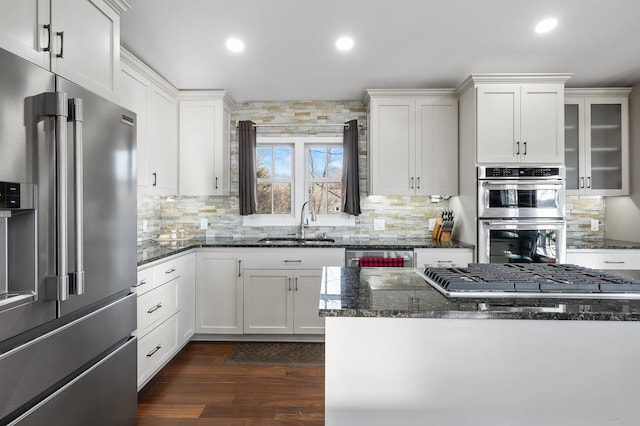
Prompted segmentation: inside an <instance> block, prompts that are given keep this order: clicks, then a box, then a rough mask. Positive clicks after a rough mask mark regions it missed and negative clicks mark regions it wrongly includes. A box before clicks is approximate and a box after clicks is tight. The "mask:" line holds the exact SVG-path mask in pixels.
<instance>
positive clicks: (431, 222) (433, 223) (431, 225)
mask: <svg viewBox="0 0 640 426" xmlns="http://www.w3.org/2000/svg"><path fill="white" fill-rule="evenodd" d="M435 227H436V220H435V219H429V231H433V228H435Z"/></svg>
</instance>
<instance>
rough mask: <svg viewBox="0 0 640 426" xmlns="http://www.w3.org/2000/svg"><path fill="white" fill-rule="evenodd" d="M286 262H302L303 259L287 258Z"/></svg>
mask: <svg viewBox="0 0 640 426" xmlns="http://www.w3.org/2000/svg"><path fill="white" fill-rule="evenodd" d="M284 263H302V259H285V260H284Z"/></svg>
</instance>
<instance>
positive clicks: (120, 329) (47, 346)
mask: <svg viewBox="0 0 640 426" xmlns="http://www.w3.org/2000/svg"><path fill="white" fill-rule="evenodd" d="M135 326H136V295H135V294H130V295H128V296H126V297H124V298H122V299H118V300H117V301H115V302H113V303H111V304H109V305H107V306H105V307H103V308H101V309H98V310H96V311H93V312H92V313H90V314H88V315H85V316H83V317H80V318H78V319H77V320H75V321H72V322H70V323H68V324H66V325H63V326H61V327H59V328H56V329H55V330H54V331H51V332H50V333H47V334H44V335H42V336H40V337H38V338H36V339H34V340H31V341H29V342H28V343H26V344H24V345H22V346H18V347H17V348H15V349H12V350H10V351H8V352H5V353H2V354H0V372H1V373H2V381H3V382H5V383H12V384H13V385H12V386H2V387H0V401H2V402H3V403H2V404H0V424H5V423H6V422H4V421H3V420H6V419H7V417H8V416H11V417H13V416H14V415H15V411H16V410H20V411H22V410H26V409H28V408H31V407H26V408H25V407H24V405H25V404H27V403H29V404H31V403H35V402H33V401H32V400H33V398H34V397H36V396H37V395H40V394H41V393H42V392H50V391H52V390H51V386H52V384H59V385H63V384H64V383H66V382H68V381H70V380H71V379H72V378H73V377H74V376H73V375H74V374H79V373H80V372H81V370H80V369H81V368H87V366H88V365H89V363H90V362H92V361H93V360H95V359H96V358H97V357H99V356H100V355H101V354H104V353H106V352H107V351H108V350H109V349H110V348H112V347H113V346H114V345H116V344H117V343H118V342H121V341H124V340H126V339H128V338H129V336H130V335H131V333H132V332H133V330H134V329H135ZM43 397H44V395H43Z"/></svg>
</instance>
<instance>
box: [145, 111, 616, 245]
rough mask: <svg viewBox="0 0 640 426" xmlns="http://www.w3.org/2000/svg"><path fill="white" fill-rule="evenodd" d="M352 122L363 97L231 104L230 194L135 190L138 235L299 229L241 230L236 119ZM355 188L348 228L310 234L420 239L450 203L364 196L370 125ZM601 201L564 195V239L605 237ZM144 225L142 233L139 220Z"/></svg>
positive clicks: (311, 130) (307, 131) (288, 130)
mask: <svg viewBox="0 0 640 426" xmlns="http://www.w3.org/2000/svg"><path fill="white" fill-rule="evenodd" d="M351 119H357V120H358V122H359V123H360V124H365V125H366V122H367V121H366V120H367V114H366V108H365V107H364V105H363V103H362V102H361V101H335V102H332V101H310V102H303V101H289V102H287V101H281V102H273V101H254V102H245V103H242V104H239V105H236V110H235V111H234V112H233V113H232V115H231V120H232V121H231V122H232V128H231V134H230V167H231V187H230V195H229V196H202V197H194V196H175V197H165V196H157V195H149V194H144V193H140V194H139V195H138V240H146V239H150V238H154V237H157V236H158V235H159V234H162V233H168V232H169V231H170V230H171V229H178V230H179V229H184V230H185V233H186V234H187V235H190V236H193V237H196V236H199V237H203V236H205V235H206V236H209V237H214V236H220V237H252V236H257V237H263V236H268V235H272V236H273V235H290V234H294V233H295V232H296V231H297V227H260V228H258V227H245V226H243V225H242V218H241V217H240V215H239V208H238V140H237V132H236V129H235V123H236V122H237V121H239V120H253V121H254V122H255V123H258V124H289V123H295V124H308V125H311V126H308V127H296V126H292V127H273V128H268V127H262V128H260V130H259V135H270V136H296V135H314V136H318V135H323V136H338V135H341V134H342V130H341V129H340V128H339V127H338V128H333V127H321V126H315V127H314V126H312V125H313V124H324V123H344V122H346V121H348V120H351ZM359 151H360V190H361V194H362V199H361V209H362V214H361V215H360V216H359V217H357V218H356V221H355V226H351V227H339V228H336V227H313V226H311V227H310V228H309V229H308V231H307V232H308V235H314V234H316V235H321V234H322V233H326V234H327V235H328V236H330V237H331V236H344V237H352V238H361V239H376V238H385V239H403V238H421V237H425V236H428V235H430V233H429V231H428V219H430V218H436V217H438V216H439V215H440V213H441V212H442V210H443V209H445V208H448V206H449V203H448V202H447V201H441V202H439V203H432V202H431V201H430V199H429V197H424V196H422V197H421V196H411V197H410V196H385V197H382V196H367V158H366V156H367V129H366V128H364V127H363V128H361V130H360V144H359ZM604 216H605V202H604V198H602V197H578V196H571V197H567V239H568V240H569V241H604V239H605V229H604ZM201 218H207V219H208V222H209V226H208V229H207V230H206V233H205V231H202V230H200V219H201ZM374 219H384V220H385V224H386V229H385V231H376V230H374V229H373V221H374ZM591 219H598V220H599V221H600V229H599V230H598V231H591ZM143 220H144V221H146V224H147V229H146V232H143V226H142V221H143Z"/></svg>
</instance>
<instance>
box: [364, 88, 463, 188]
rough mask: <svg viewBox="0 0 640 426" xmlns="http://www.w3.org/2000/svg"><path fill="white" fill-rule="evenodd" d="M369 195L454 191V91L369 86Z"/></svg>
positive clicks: (456, 153) (455, 154) (456, 122)
mask: <svg viewBox="0 0 640 426" xmlns="http://www.w3.org/2000/svg"><path fill="white" fill-rule="evenodd" d="M365 103H368V105H369V126H368V128H369V135H370V139H371V140H370V146H369V152H368V154H369V172H370V179H369V183H370V188H369V193H370V194H372V195H455V194H457V193H458V181H457V176H458V103H457V99H456V97H455V93H454V91H453V90H446V89H443V90H406V91H402V90H368V91H367V95H366V98H365Z"/></svg>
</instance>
